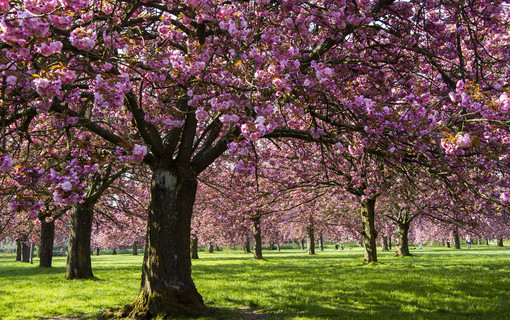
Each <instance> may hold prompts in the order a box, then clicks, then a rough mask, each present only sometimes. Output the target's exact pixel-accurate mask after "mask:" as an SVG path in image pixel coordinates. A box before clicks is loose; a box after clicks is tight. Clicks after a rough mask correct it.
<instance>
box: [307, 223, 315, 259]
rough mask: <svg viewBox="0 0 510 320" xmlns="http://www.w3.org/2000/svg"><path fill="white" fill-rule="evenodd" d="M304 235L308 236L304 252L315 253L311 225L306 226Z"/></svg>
mask: <svg viewBox="0 0 510 320" xmlns="http://www.w3.org/2000/svg"><path fill="white" fill-rule="evenodd" d="M306 235H307V237H308V241H307V242H306V243H307V248H306V253H308V254H315V230H314V228H313V226H309V227H307V228H306Z"/></svg>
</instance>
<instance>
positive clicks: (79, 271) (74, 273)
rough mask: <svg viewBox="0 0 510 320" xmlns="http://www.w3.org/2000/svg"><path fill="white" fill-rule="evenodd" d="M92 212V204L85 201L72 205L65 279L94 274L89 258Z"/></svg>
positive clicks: (86, 276)
mask: <svg viewBox="0 0 510 320" xmlns="http://www.w3.org/2000/svg"><path fill="white" fill-rule="evenodd" d="M93 214H94V210H93V206H92V205H90V204H89V203H87V202H85V204H77V205H76V206H75V207H74V211H73V214H72V216H71V231H70V233H69V252H68V253H67V265H66V279H67V280H73V279H89V278H92V277H93V276H94V275H93V274H92V265H91V259H90V236H91V233H92V217H93Z"/></svg>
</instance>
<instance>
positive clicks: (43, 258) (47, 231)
mask: <svg viewBox="0 0 510 320" xmlns="http://www.w3.org/2000/svg"><path fill="white" fill-rule="evenodd" d="M54 239H55V222H54V221H51V222H46V220H45V219H41V245H40V246H39V251H38V253H39V267H42V268H51V262H52V259H53V240H54Z"/></svg>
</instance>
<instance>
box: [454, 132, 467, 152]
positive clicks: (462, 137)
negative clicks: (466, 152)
mask: <svg viewBox="0 0 510 320" xmlns="http://www.w3.org/2000/svg"><path fill="white" fill-rule="evenodd" d="M455 143H456V144H457V146H458V147H459V148H462V149H466V148H469V147H471V137H470V136H469V133H458V134H457V135H456V137H455Z"/></svg>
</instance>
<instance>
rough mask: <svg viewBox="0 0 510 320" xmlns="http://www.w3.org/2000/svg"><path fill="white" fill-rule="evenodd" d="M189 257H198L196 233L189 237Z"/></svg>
mask: <svg viewBox="0 0 510 320" xmlns="http://www.w3.org/2000/svg"><path fill="white" fill-rule="evenodd" d="M191 259H198V238H197V236H196V235H193V236H192V237H191Z"/></svg>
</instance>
